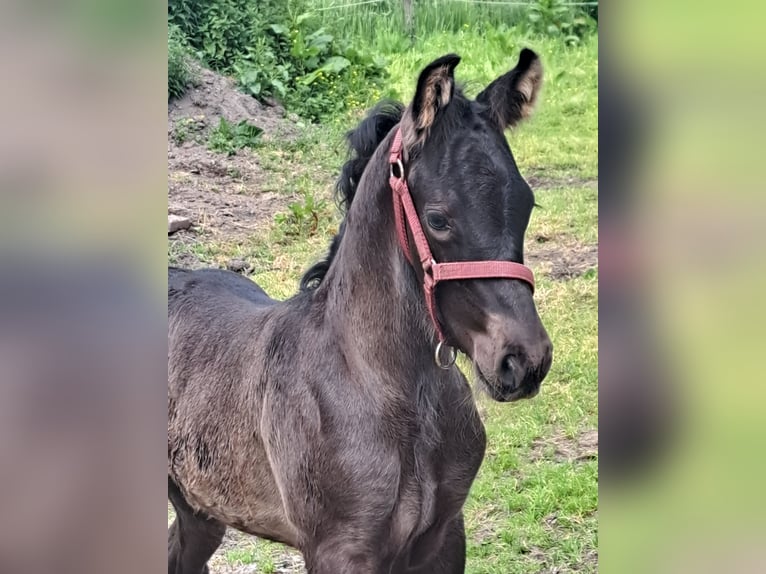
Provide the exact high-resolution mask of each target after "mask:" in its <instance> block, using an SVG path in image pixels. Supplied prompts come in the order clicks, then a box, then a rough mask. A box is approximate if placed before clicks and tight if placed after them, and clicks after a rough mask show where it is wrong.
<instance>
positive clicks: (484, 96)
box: [476, 48, 543, 130]
mask: <svg viewBox="0 0 766 574" xmlns="http://www.w3.org/2000/svg"><path fill="white" fill-rule="evenodd" d="M542 84H543V66H542V64H541V63H540V58H538V57H537V54H535V53H534V52H533V51H532V50H530V49H528V48H524V49H523V50H522V51H521V54H519V62H518V63H517V64H516V67H515V68H514V69H513V70H511V71H510V72H508V73H507V74H503V75H502V76H500V77H499V78H497V79H496V80H495V81H494V82H492V83H491V84H490V85H489V86H487V88H486V89H485V90H484V91H483V92H482V93H480V94H479V95H478V96H477V97H476V101H477V102H479V103H482V104H484V105H486V106H487V111H486V112H485V113H488V114H489V115H490V117H491V118H492V119H493V120H494V121H496V122H497V123H498V124H499V125H500V129H503V130H504V129H506V128H508V127H511V126H515V125H516V124H518V123H519V122H520V121H521V120H523V119H525V118H527V117H529V116H530V115H531V114H532V110H533V109H534V106H535V101H536V100H537V94H538V92H539V91H540V87H541V86H542Z"/></svg>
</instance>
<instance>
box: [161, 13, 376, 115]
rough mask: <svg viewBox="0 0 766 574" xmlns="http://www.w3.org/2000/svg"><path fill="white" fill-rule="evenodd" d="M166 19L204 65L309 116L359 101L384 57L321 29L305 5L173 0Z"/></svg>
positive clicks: (371, 85) (370, 87)
mask: <svg viewBox="0 0 766 574" xmlns="http://www.w3.org/2000/svg"><path fill="white" fill-rule="evenodd" d="M168 23H169V27H168V38H170V34H171V30H172V31H173V33H174V34H176V35H177V32H176V31H177V30H180V31H181V32H182V33H183V34H184V35H185V38H186V40H187V41H188V43H189V45H190V46H191V47H193V48H194V50H195V51H196V54H197V56H198V57H199V59H200V60H201V61H202V62H203V63H204V64H205V65H207V66H209V67H210V68H212V69H214V70H217V71H220V72H223V73H227V74H232V75H234V77H235V78H236V79H237V81H238V82H239V84H240V85H241V86H242V88H243V90H244V91H245V92H247V93H249V94H252V95H253V96H255V97H257V98H259V99H264V98H268V97H276V98H278V99H280V100H282V101H283V102H284V103H285V104H286V105H287V107H288V108H289V109H291V110H293V111H295V112H297V113H299V114H300V115H302V116H304V117H306V118H308V119H310V120H312V121H319V120H321V119H323V118H325V117H327V116H328V115H329V114H333V113H337V112H338V111H344V110H346V109H348V108H350V107H355V106H356V105H359V104H360V103H361V102H360V101H359V100H358V99H357V97H358V95H359V94H360V93H369V92H370V91H372V90H374V87H375V85H376V82H377V81H378V80H379V79H380V78H381V77H382V75H383V69H384V65H385V60H383V59H382V58H380V57H375V56H372V55H371V54H369V53H367V52H365V51H363V50H361V49H360V48H359V47H357V46H354V45H352V43H351V42H349V41H347V40H341V39H340V38H339V37H337V36H335V35H333V34H332V33H330V32H328V31H327V30H326V29H325V28H323V27H321V26H320V25H319V24H318V19H317V18H316V16H315V14H314V13H313V12H312V11H311V10H310V6H309V5H308V3H306V2H300V1H291V2H282V1H281V0H266V1H259V2H252V1H251V0H212V1H208V0H204V1H203V0H170V2H169V3H168ZM169 41H170V40H169ZM170 79H171V77H170V72H169V75H168V81H169V82H170ZM173 81H174V82H175V81H176V79H175V78H173ZM181 91H182V90H181ZM178 93H180V92H179V90H176V91H174V92H173V95H178Z"/></svg>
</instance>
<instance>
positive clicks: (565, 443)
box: [530, 429, 598, 462]
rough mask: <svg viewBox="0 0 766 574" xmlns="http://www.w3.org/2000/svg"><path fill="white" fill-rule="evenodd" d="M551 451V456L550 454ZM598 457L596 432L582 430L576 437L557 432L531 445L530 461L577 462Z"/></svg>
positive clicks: (593, 430)
mask: <svg viewBox="0 0 766 574" xmlns="http://www.w3.org/2000/svg"><path fill="white" fill-rule="evenodd" d="M551 450H552V451H553V454H552V455H551V454H550V452H551ZM597 457H598V431H597V430H595V429H589V430H584V431H582V432H580V433H579V434H578V435H577V436H576V437H568V436H566V435H565V434H564V433H563V432H557V433H555V434H553V435H552V436H550V437H547V438H545V439H537V440H536V441H534V442H533V443H532V451H531V453H530V459H531V460H553V461H555V462H577V461H583V460H590V459H594V458H597Z"/></svg>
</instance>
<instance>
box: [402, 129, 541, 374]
mask: <svg viewBox="0 0 766 574" xmlns="http://www.w3.org/2000/svg"><path fill="white" fill-rule="evenodd" d="M389 162H390V164H391V175H390V177H389V184H390V185H391V189H392V190H393V191H394V216H395V218H396V235H397V237H398V239H399V245H400V246H401V248H402V251H404V255H405V257H406V258H407V261H409V262H410V265H414V264H415V262H414V261H413V260H412V254H411V252H410V244H409V239H408V236H407V225H408V224H409V227H410V231H411V232H412V237H413V238H414V240H415V248H416V250H417V253H418V257H419V258H420V265H421V266H422V268H423V289H424V291H425V295H426V307H428V314H429V315H430V316H431V321H432V322H433V324H434V327H435V328H436V335H437V336H438V337H439V347H440V346H441V344H442V343H444V332H443V331H442V328H441V325H440V324H439V320H438V319H437V317H436V285H437V284H438V283H439V282H440V281H451V280H454V279H491V278H503V279H521V280H522V281H526V282H527V283H529V285H530V287H532V291H534V289H535V279H534V275H533V274H532V270H531V269H529V267H526V266H525V265H522V264H521V263H514V262H513V261H456V262H454V263H437V262H436V261H435V260H434V257H433V255H432V254H431V248H430V247H429V246H428V240H427V239H426V235H425V233H424V232H423V227H422V226H421V225H420V218H419V217H418V214H417V212H416V211H415V204H414V203H413V202H412V196H411V195H410V190H409V188H408V187H407V180H406V179H405V177H404V165H403V163H402V130H401V129H400V128H397V129H396V134H395V135H394V142H393V144H391V157H390V159H389ZM397 171H398V173H396V172H397ZM439 347H437V355H438V349H439ZM437 362H439V358H438V356H437Z"/></svg>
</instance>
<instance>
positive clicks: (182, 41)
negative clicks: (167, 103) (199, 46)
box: [168, 24, 194, 100]
mask: <svg viewBox="0 0 766 574" xmlns="http://www.w3.org/2000/svg"><path fill="white" fill-rule="evenodd" d="M190 59H191V56H190V54H189V45H188V44H187V42H186V37H185V36H184V34H183V32H182V31H181V29H180V28H179V27H178V26H175V25H173V24H168V100H171V99H173V98H177V97H180V96H182V95H183V93H184V92H185V91H186V89H187V88H188V87H189V85H190V84H191V83H192V82H193V80H194V74H193V72H192V67H191V64H190Z"/></svg>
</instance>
